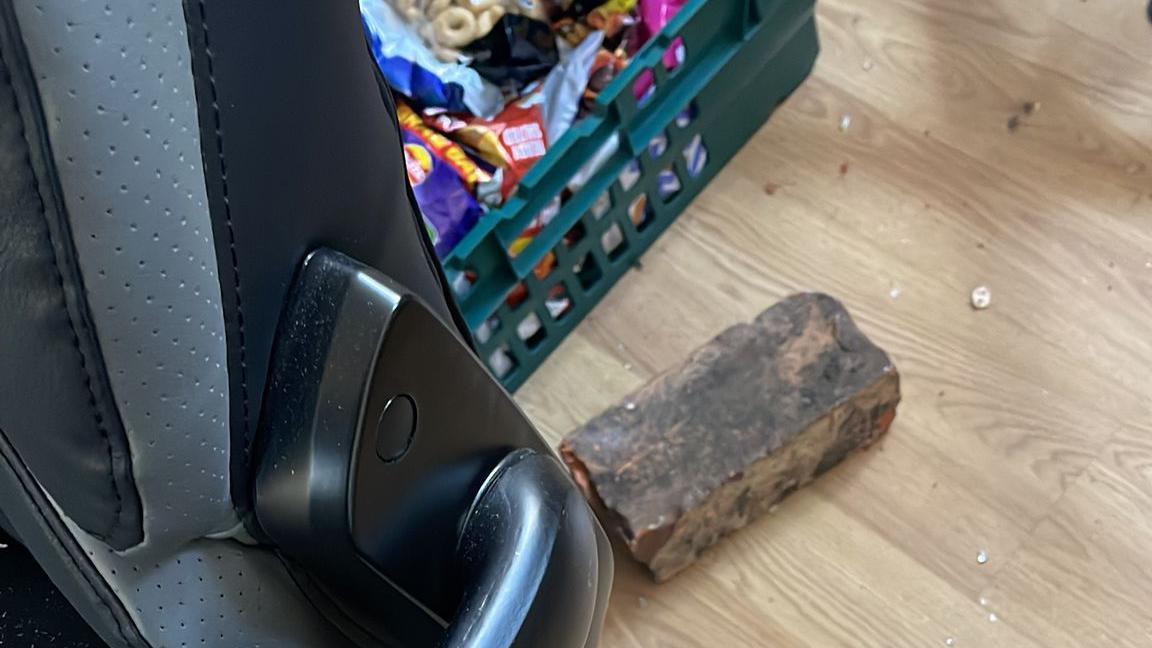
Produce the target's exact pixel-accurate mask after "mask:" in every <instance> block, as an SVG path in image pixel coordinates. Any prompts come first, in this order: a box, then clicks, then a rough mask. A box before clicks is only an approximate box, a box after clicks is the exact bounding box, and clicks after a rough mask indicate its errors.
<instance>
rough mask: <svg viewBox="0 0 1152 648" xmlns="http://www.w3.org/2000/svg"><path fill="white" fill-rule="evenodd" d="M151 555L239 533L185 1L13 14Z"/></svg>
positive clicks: (30, 8)
mask: <svg viewBox="0 0 1152 648" xmlns="http://www.w3.org/2000/svg"><path fill="white" fill-rule="evenodd" d="M15 8H16V14H17V17H18V19H19V21H20V27H21V31H22V33H23V36H24V40H25V44H26V47H27V50H28V56H29V60H30V61H31V64H32V68H33V71H34V74H35V76H36V81H37V83H38V85H39V89H40V95H41V99H42V103H43V106H44V113H45V119H46V121H47V126H48V131H49V137H50V140H51V146H52V152H53V155H54V157H55V161H56V165H57V168H58V172H59V177H60V184H61V187H62V190H63V192H64V197H65V206H66V207H67V211H68V216H69V219H70V223H71V226H72V232H73V238H74V241H75V245H76V253H77V256H78V260H79V266H80V270H81V274H82V275H83V279H84V283H85V286H86V288H87V292H88V295H87V296H88V305H89V309H90V310H91V313H92V318H93V321H94V324H95V328H96V333H97V337H98V339H99V341H100V345H101V348H102V350H103V352H104V359H105V364H106V365H107V367H108V374H109V379H110V382H111V385H112V390H113V392H114V395H115V400H116V404H117V406H118V407H119V410H120V415H121V418H122V420H123V423H124V428H125V431H126V432H127V435H128V439H129V445H130V447H131V451H132V457H133V471H134V475H135V479H136V484H137V487H138V489H139V491H140V496H141V501H142V504H143V508H144V535H145V542H146V543H147V544H148V545H150V546H152V547H157V546H160V545H168V546H177V545H179V544H180V543H182V542H184V541H187V540H191V539H193V538H197V537H200V536H203V535H205V534H209V533H213V532H218V531H222V530H224V529H228V528H229V527H231V526H233V525H234V524H235V522H236V520H235V517H234V514H233V509H232V504H231V500H230V497H229V481H228V479H229V477H228V456H229V448H228V446H229V441H228V438H229V437H228V430H227V421H228V390H227V385H228V381H227V369H226V358H225V354H226V350H225V340H224V322H223V315H222V313H221V308H220V288H219V283H218V280H217V278H216V255H215V251H214V247H213V243H212V230H211V225H210V220H209V215H208V208H207V199H206V198H205V189H204V177H203V171H202V168H201V161H200V147H199V134H198V133H199V131H198V123H197V119H196V98H195V95H194V92H193V81H192V73H191V69H190V67H189V54H188V42H187V36H186V34H185V31H184V18H183V9H182V7H181V4H180V2H179V1H177V0H156V1H151V2H149V1H146V0H116V1H115V2H113V1H111V0H108V1H107V2H100V1H91V2H49V1H45V0H17V1H16V2H15Z"/></svg>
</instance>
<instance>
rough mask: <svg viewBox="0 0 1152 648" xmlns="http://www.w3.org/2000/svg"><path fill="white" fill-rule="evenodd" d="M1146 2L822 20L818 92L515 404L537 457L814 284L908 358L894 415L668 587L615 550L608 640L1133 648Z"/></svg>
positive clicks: (734, 170) (1147, 162)
mask: <svg viewBox="0 0 1152 648" xmlns="http://www.w3.org/2000/svg"><path fill="white" fill-rule="evenodd" d="M1145 10H1146V3H1144V2H1140V1H1137V0H1115V1H1109V0H1085V1H1071V0H1036V1H1034V2H1027V3H1024V2H1008V1H1007V0H968V1H964V2H961V1H959V0H889V1H881V0H821V1H820V3H819V17H820V29H821V38H822V43H823V51H822V54H821V58H820V60H819V62H818V63H817V68H816V71H815V73H814V75H813V77H812V78H811V79H810V80H809V81H808V82H807V83H806V85H804V86H803V87H802V88H801V90H800V91H799V92H798V93H797V94H796V95H795V96H793V97H792V98H791V99H790V100H789V101H788V102H787V103H786V104H785V105H784V106H783V107H782V108H781V109H780V110H779V111H778V112H777V114H776V115H775V116H774V118H773V120H772V122H771V123H770V124H769V125H767V126H766V127H765V128H764V129H763V130H761V131H760V133H759V134H758V135H757V136H756V137H755V138H754V139H753V140H752V141H751V142H749V144H748V146H747V147H745V149H744V150H743V151H742V152H741V154H740V155H739V156H738V157H737V158H736V159H735V160H734V161H733V162H732V163H731V164H730V165H729V167H728V168H727V169H726V170H725V171H724V172H723V173H722V174H721V175H720V176H719V177H718V178H717V179H716V180H715V181H714V182H713V184H712V185H711V186H710V188H709V189H708V190H707V191H706V192H705V193H704V194H703V195H702V196H701V197H700V198H699V199H698V200H697V201H696V202H695V204H694V205H693V206H692V207H691V208H690V209H689V211H688V212H687V213H685V214H684V215H683V216H681V218H680V220H679V222H678V223H677V224H676V225H674V226H673V227H672V228H671V229H670V230H669V231H668V232H667V233H666V234H665V235H664V236H663V238H662V239H661V240H660V241H659V242H658V243H657V244H656V246H655V247H654V248H653V249H652V250H651V251H650V252H649V253H648V254H647V255H646V256H645V258H644V266H643V269H642V270H636V271H634V272H631V273H630V274H629V275H628V276H626V277H625V278H624V279H623V280H622V281H621V282H620V283H619V284H618V285H617V287H616V288H614V289H613V290H612V292H611V293H610V294H609V295H608V297H607V298H606V299H605V300H604V302H603V303H602V305H601V306H599V307H598V308H597V309H596V311H595V312H594V313H593V314H592V315H591V316H590V317H589V319H588V320H586V321H585V322H584V323H583V324H582V325H581V326H580V327H579V329H578V330H577V332H576V333H575V334H573V335H572V336H571V337H570V338H569V339H568V340H567V341H566V342H565V343H564V345H563V346H561V348H560V349H559V350H558V351H556V352H555V353H554V354H553V356H552V357H551V358H550V359H549V360H548V362H546V363H545V365H544V367H542V368H541V370H540V371H539V372H538V373H537V374H536V375H535V377H534V378H533V379H532V380H531V381H530V382H529V383H528V384H527V385H526V386H525V387H523V388H522V389H521V390H520V393H519V394H518V399H519V401H520V402H521V403H522V404H523V406H524V407H525V409H526V410H527V411H528V412H529V414H530V415H531V416H532V417H533V418H534V419H535V421H536V422H537V423H538V424H539V425H540V426H541V428H542V429H543V430H544V431H545V433H546V434H547V435H549V437H550V438H551V439H552V440H554V441H558V440H559V439H560V437H561V436H562V435H563V434H564V433H565V432H567V431H569V430H571V429H573V428H575V427H576V426H578V425H579V424H580V423H582V422H584V421H586V420H588V419H589V418H590V417H592V416H594V415H596V414H597V413H599V412H600V411H601V410H602V409H604V408H605V407H607V406H609V405H610V404H612V403H613V402H615V401H616V400H618V399H619V398H620V397H621V396H623V395H624V394H626V393H628V392H630V391H632V390H634V389H636V388H637V387H639V386H640V385H642V384H643V383H644V382H646V381H647V380H648V379H649V378H650V377H651V376H652V375H654V374H655V373H656V372H659V371H661V370H663V369H665V368H667V367H670V366H672V365H674V364H676V363H677V362H679V361H680V360H681V359H682V358H683V357H684V356H685V355H686V354H687V353H689V352H690V351H691V350H692V349H693V348H695V347H697V346H699V345H700V344H701V343H703V342H704V341H706V340H707V339H708V338H710V337H712V336H713V335H715V334H716V333H718V332H719V331H721V330H723V329H724V328H726V327H727V326H729V325H731V324H733V323H735V322H739V321H747V320H748V319H750V318H751V317H752V316H754V315H755V314H756V313H757V312H759V311H760V310H762V309H763V308H765V307H766V306H767V305H769V304H771V303H773V302H775V301H777V300H779V299H780V298H781V297H783V296H785V295H787V294H789V293H792V292H797V291H807V290H818V291H823V292H827V293H829V294H831V295H834V296H836V297H837V298H839V299H841V300H842V301H844V302H845V305H846V306H847V307H848V309H849V310H850V311H851V312H852V313H853V316H854V317H855V319H856V320H857V322H858V323H859V324H860V326H861V328H862V329H863V330H864V332H865V333H866V334H867V335H868V336H869V337H871V338H872V339H873V340H874V341H875V342H876V343H877V344H879V345H880V346H881V347H883V348H885V349H886V350H887V351H888V352H889V353H890V354H891V355H892V357H893V360H894V361H895V363H896V364H897V365H898V366H899V367H900V370H901V373H902V374H903V392H904V403H903V404H902V405H901V411H900V416H899V417H898V418H897V421H896V423H895V425H894V426H893V428H892V431H891V432H890V433H889V435H888V436H887V437H886V438H885V439H884V440H883V441H881V442H880V443H879V444H878V446H877V450H874V451H872V452H868V453H865V454H863V455H861V456H858V457H855V458H853V459H851V460H849V461H848V462H846V463H845V464H844V465H843V466H841V467H839V468H838V469H837V470H835V471H832V472H831V473H829V474H828V475H825V476H824V477H823V478H821V479H820V480H817V482H816V483H815V484H813V485H812V486H811V487H809V488H808V489H805V490H804V491H802V492H800V493H798V494H796V495H795V496H793V497H792V498H790V499H789V500H788V501H787V502H785V504H784V505H783V506H782V507H781V509H780V510H779V511H778V512H777V513H776V514H775V515H772V516H769V517H768V518H766V519H762V520H760V521H758V522H756V523H754V524H753V525H751V526H750V527H748V528H746V529H744V530H742V531H740V532H738V533H736V534H735V535H733V536H732V537H730V538H729V539H727V540H726V541H725V542H723V543H721V545H719V546H717V547H715V548H714V549H713V550H711V551H709V552H707V553H706V554H705V555H704V556H703V557H702V560H701V562H700V563H699V564H697V565H696V566H694V567H692V568H691V569H689V570H687V571H686V572H684V573H683V574H681V575H679V576H678V577H677V578H676V579H674V580H673V581H671V582H669V583H666V584H664V585H659V586H657V585H653V584H652V583H651V582H650V581H649V579H648V578H647V577H646V576H645V575H644V574H643V572H642V570H641V569H640V568H639V567H636V566H635V565H633V564H631V563H629V562H628V560H627V558H625V556H624V555H623V554H619V563H620V566H619V568H618V577H617V583H618V584H617V587H616V591H615V593H614V595H613V601H612V607H611V609H610V611H609V617H608V622H607V627H606V629H605V634H604V639H603V642H602V645H604V646H606V647H607V648H615V647H618V646H620V647H633V646H717V645H719V646H885V647H887V646H942V645H945V644H944V641H945V639H946V638H948V637H953V638H954V640H955V645H956V646H981V647H983V646H1011V647H1018V646H1019V647H1023V646H1044V647H1053V646H1101V647H1103V646H1109V647H1112V646H1149V645H1152V605H1150V604H1149V603H1150V602H1152V416H1150V414H1152V334H1149V324H1148V323H1149V322H1152V25H1150V24H1149V23H1148V20H1147V18H1146V17H1145ZM1026 101H1035V102H1039V104H1040V109H1039V110H1038V111H1036V112H1035V113H1034V114H1032V115H1023V116H1021V117H1019V118H1018V125H1017V127H1016V128H1015V129H1014V130H1010V129H1009V128H1008V121H1009V119H1010V118H1012V117H1013V116H1014V115H1021V113H1022V105H1023V103H1024V102H1026ZM844 114H850V115H851V116H852V123H851V127H850V128H849V129H848V130H847V131H846V132H840V131H839V129H838V124H839V122H840V117H841V115H844ZM845 162H847V163H848V166H847V172H846V173H844V174H841V173H840V168H841V165H842V164H843V163H845ZM766 188H768V189H774V191H766ZM981 284H983V285H987V286H989V287H990V288H991V290H992V296H993V303H992V307H991V308H990V309H989V310H986V311H973V310H972V309H971V308H970V307H969V305H968V295H969V292H970V291H971V289H972V288H973V287H975V286H977V285H981ZM980 550H985V551H987V552H988V555H989V561H988V562H987V564H984V565H980V564H978V563H977V562H976V554H977V553H978V552H979V551H980ZM982 600H983V603H982V602H981V601H982ZM990 613H995V614H996V615H997V621H995V622H992V621H989V618H988V615H989V614H990Z"/></svg>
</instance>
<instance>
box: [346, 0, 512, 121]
mask: <svg viewBox="0 0 1152 648" xmlns="http://www.w3.org/2000/svg"><path fill="white" fill-rule="evenodd" d="M360 15H361V18H362V19H363V21H364V28H365V31H366V33H367V36H368V44H369V49H370V50H371V52H372V56H373V58H375V60H376V65H377V67H379V69H380V73H381V74H382V75H383V76H384V79H385V80H386V81H387V82H388V85H389V86H391V87H392V88H393V89H394V90H396V91H397V92H399V93H401V94H403V95H405V96H407V97H411V98H412V99H413V100H414V101H415V102H417V103H418V104H419V105H421V106H438V107H441V108H444V109H446V110H451V111H456V112H467V113H471V114H473V115H488V116H490V115H495V114H496V113H498V112H500V109H501V108H502V107H503V105H504V96H503V95H502V94H501V92H500V89H499V88H497V87H496V86H494V85H492V84H491V83H489V82H487V81H485V80H484V78H483V77H481V76H480V74H479V73H477V72H476V70H473V69H472V68H470V67H468V66H467V65H463V64H461V63H459V62H457V61H456V60H455V59H453V58H452V57H451V56H446V54H445V52H442V51H441V52H439V54H438V53H437V52H436V51H433V49H432V48H430V47H429V46H428V45H427V44H426V43H425V41H424V39H423V38H422V37H421V36H420V35H419V34H418V33H416V31H415V29H414V26H413V25H410V24H408V23H406V22H405V19H404V18H403V17H402V16H401V15H399V14H398V13H397V11H396V10H395V9H394V8H393V7H392V6H391V5H389V4H388V3H387V2H386V1H385V0H360Z"/></svg>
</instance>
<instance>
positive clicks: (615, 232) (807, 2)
mask: <svg viewBox="0 0 1152 648" xmlns="http://www.w3.org/2000/svg"><path fill="white" fill-rule="evenodd" d="M814 2H815V0H694V1H693V2H690V3H689V4H688V5H687V6H685V7H684V9H682V10H681V12H680V13H679V14H678V15H677V16H676V18H675V19H674V20H673V21H672V23H671V24H669V25H668V26H667V27H666V28H665V29H664V30H663V31H662V32H661V33H660V34H659V35H658V36H657V37H656V38H654V39H653V40H652V41H651V42H649V43H648V44H647V45H645V47H644V48H643V49H642V50H641V51H640V52H639V53H638V54H637V56H636V57H635V58H634V59H633V60H632V62H631V64H630V65H629V66H628V68H627V69H625V71H624V72H623V73H622V74H621V75H620V76H619V77H618V78H617V79H616V80H615V81H614V82H613V83H612V84H611V85H610V86H609V87H608V88H606V89H605V91H604V92H603V93H601V95H600V97H599V100H598V105H597V107H596V110H595V111H594V112H593V114H592V115H590V116H588V117H587V118H585V119H583V120H580V121H579V122H578V123H576V124H575V125H574V126H573V127H572V128H571V129H570V130H569V131H568V132H567V133H566V134H565V135H564V136H563V137H562V138H561V139H560V141H558V142H556V143H555V144H554V145H553V146H552V148H551V149H550V150H549V152H548V154H547V155H546V156H545V157H544V158H543V159H541V160H540V161H539V162H538V163H537V164H536V166H535V167H534V168H533V169H532V170H531V172H529V173H528V174H527V176H526V177H525V178H524V179H523V181H522V182H521V184H520V188H519V189H518V190H517V192H516V195H515V196H513V197H512V198H511V199H510V200H509V201H508V202H507V203H506V204H505V205H504V206H503V207H501V208H500V209H499V210H494V211H492V212H490V213H489V214H487V215H486V216H485V217H484V218H483V219H481V221H480V222H479V223H478V224H477V226H476V227H475V229H473V230H472V231H471V232H470V233H469V234H468V235H467V236H466V237H465V238H464V239H463V240H462V241H461V242H460V243H459V244H458V245H457V246H456V248H455V249H453V250H452V252H451V253H450V254H449V255H448V256H447V257H446V258H445V259H444V266H445V269H446V270H447V272H448V275H449V277H450V278H455V280H454V281H453V284H454V289H455V290H456V292H457V297H458V299H459V300H460V305H461V308H462V310H463V312H464V317H465V320H466V321H467V323H468V326H469V327H471V329H472V331H473V333H474V335H475V337H476V342H477V349H478V351H479V353H480V357H481V358H483V359H484V360H485V361H486V362H488V363H489V365H490V367H491V368H493V369H494V373H496V375H497V377H498V378H499V379H500V380H501V381H502V382H503V383H504V385H505V387H507V388H508V389H509V390H514V389H516V388H517V387H519V386H520V385H521V384H522V383H523V382H524V380H525V379H527V377H528V376H529V375H530V374H531V373H532V372H533V371H534V370H535V369H536V367H538V366H539V365H540V363H541V362H543V360H544V358H545V357H547V355H548V354H549V353H551V351H552V350H553V349H555V348H556V346H557V345H559V344H560V341H561V340H563V339H564V337H565V336H566V335H567V334H568V333H569V332H570V331H571V330H572V329H573V327H575V326H576V324H577V323H578V322H579V321H580V320H581V319H583V318H584V316H585V315H587V314H588V313H589V311H590V310H591V309H592V307H593V306H594V305H595V304H596V302H597V301H599V300H600V298H601V297H603V296H604V295H605V293H607V291H608V289H609V288H611V286H612V284H614V283H615V282H616V280H617V279H619V278H620V277H621V276H622V275H623V274H624V273H625V272H626V271H627V270H628V268H629V267H630V266H631V265H632V264H633V263H635V262H636V260H637V259H638V258H639V257H640V255H641V254H643V253H644V251H645V250H646V249H648V246H650V245H651V244H652V242H653V241H655V240H656V237H658V236H659V235H660V233H661V232H663V231H664V229H665V228H667V227H668V226H669V225H671V224H672V221H673V220H674V219H675V218H676V216H677V215H679V214H680V212H682V211H683V210H684V209H685V207H687V206H688V204H689V202H691V201H692V199H693V198H695V197H696V195H697V194H699V193H700V191H701V190H702V189H703V188H704V186H705V185H706V184H707V183H708V182H709V181H710V180H711V179H712V178H713V176H715V175H716V173H717V172H718V171H719V170H720V169H721V168H722V167H723V166H724V164H725V163H727V161H728V160H729V159H731V158H732V156H733V155H735V154H736V152H737V151H739V150H740V147H742V146H743V145H744V144H745V142H747V141H748V139H749V138H750V137H751V136H752V135H753V134H754V133H755V132H756V131H757V130H758V129H759V128H760V126H761V125H763V123H764V122H765V121H766V120H767V119H768V116H769V115H770V114H771V113H772V111H773V110H774V109H775V108H776V106H777V105H779V104H780V102H781V101H783V100H784V99H785V98H787V97H788V95H789V94H791V93H792V91H793V90H794V89H795V88H796V87H797V86H798V85H799V84H800V83H801V82H802V81H803V80H804V79H805V77H807V75H808V73H809V72H810V71H811V69H812V65H813V63H814V62H815V59H816V54H817V52H818V50H819V44H818V41H817V37H816V25H815V20H814V16H813V10H814ZM680 39H682V40H680ZM681 44H682V45H683V47H685V50H686V52H685V54H686V55H685V57H684V62H683V64H681V65H679V66H678V67H675V68H674V69H672V70H668V69H666V68H665V65H664V63H663V61H662V57H663V55H664V53H665V52H666V51H667V50H668V49H669V48H670V47H677V46H681ZM642 75H643V76H646V77H647V80H654V82H655V88H654V90H653V91H652V92H651V93H649V94H648V95H646V96H645V97H644V99H643V100H642V101H638V100H637V99H636V97H635V94H636V93H635V92H634V91H633V86H634V85H635V84H636V83H637V81H639V80H640V79H641V76H642ZM688 119H690V122H689V123H685V122H686V121H688ZM614 134H618V141H619V146H618V149H617V150H616V152H615V154H614V155H612V156H611V157H610V158H608V159H607V161H606V162H604V163H603V165H602V166H601V167H600V169H599V171H598V172H596V173H595V174H594V175H593V176H592V177H591V179H590V180H588V181H587V182H586V184H585V185H584V186H583V188H582V189H580V190H579V191H578V192H576V193H575V194H573V195H571V196H570V197H569V198H568V199H567V200H566V201H565V202H564V203H563V204H562V206H561V207H560V210H559V212H558V213H557V214H556V215H555V217H554V218H553V219H552V220H551V222H550V223H549V224H548V225H547V226H546V227H545V228H544V229H543V230H542V231H541V232H540V233H539V234H538V235H537V236H536V238H535V239H534V240H533V241H532V242H531V243H530V244H529V245H528V247H527V248H525V249H524V250H522V251H521V252H520V253H519V254H518V255H515V256H514V255H512V254H510V253H509V247H510V246H511V245H512V243H513V241H515V240H516V238H517V237H518V236H519V234H520V233H521V232H522V231H524V229H525V227H527V226H528V225H529V224H530V223H531V221H532V220H533V218H534V217H535V216H536V215H537V214H539V213H541V212H542V210H544V209H546V208H547V207H549V204H550V203H552V204H554V201H555V198H556V197H557V196H559V195H561V193H562V191H563V190H564V188H565V187H566V186H567V184H568V182H569V180H570V179H571V178H572V177H573V175H574V174H575V173H576V172H577V171H578V170H580V169H581V168H583V167H584V166H585V163H586V162H588V161H589V160H590V159H592V158H593V157H594V155H595V154H596V153H597V152H598V151H600V150H601V149H602V147H604V146H605V143H606V142H608V141H609V140H610V139H611V138H612V137H613V135H614ZM661 142H665V143H666V145H665V146H661V145H660V144H661ZM650 145H652V146H651V147H650ZM686 147H688V149H689V151H688V153H691V152H695V155H694V156H692V157H691V159H690V158H689V157H688V153H686V152H685V149H686ZM701 149H702V150H704V151H706V153H705V154H704V155H703V156H701V154H700V150H701ZM702 157H703V158H704V159H702ZM690 163H691V164H690ZM637 165H638V166H637ZM637 170H638V171H639V174H638V177H637V174H636V173H635V172H636V171H637ZM661 171H664V172H665V173H664V177H663V178H661ZM669 171H671V172H672V173H675V176H676V178H677V179H678V180H679V185H680V187H679V190H678V191H677V192H676V193H675V194H674V195H668V196H664V195H663V192H662V191H661V189H660V186H659V185H660V182H661V181H662V180H663V181H665V182H667V181H668V180H670V176H669V173H668V172H669ZM690 171H691V173H690ZM665 187H666V188H667V187H668V185H665ZM642 195H643V196H647V206H646V209H645V210H644V212H643V213H644V220H643V221H642V222H641V223H640V224H639V226H637V225H636V224H634V219H633V217H631V216H630V215H629V207H630V206H632V205H633V204H634V203H635V201H636V200H637V198H639V197H640V196H642ZM605 208H606V209H605ZM636 211H637V212H638V211H639V210H636ZM613 243H615V245H612V244H613ZM549 253H554V254H555V258H556V265H555V267H554V269H553V270H552V271H551V273H550V274H548V276H546V277H545V278H543V279H542V280H541V279H538V278H537V276H536V274H535V273H534V272H533V270H534V269H535V268H536V267H537V266H538V265H539V264H540V263H541V262H542V261H544V260H545V259H546V258H548V255H549ZM462 276H469V277H474V278H475V281H474V283H469V282H466V281H462V280H461V277H462ZM520 284H523V286H524V288H526V289H527V296H526V298H525V299H523V301H522V302H520V303H519V304H518V305H517V306H515V307H512V306H509V305H508V303H507V298H508V296H509V295H510V294H511V293H512V292H513V291H514V290H523V289H518V288H517V287H518V285H520ZM558 285H561V286H563V288H562V290H563V291H564V293H565V296H566V297H567V299H568V300H570V305H569V307H568V308H567V310H566V311H564V312H563V313H557V312H555V311H556V310H558V309H556V308H554V309H553V310H550V309H549V308H548V306H549V304H547V303H546V301H547V300H548V297H549V295H553V294H554V291H557V290H560V289H557V288H556V286H558ZM552 305H553V306H555V305H556V304H555V302H554V303H553V304H552ZM527 333H531V334H530V335H527ZM494 354H496V355H494ZM501 358H504V359H501Z"/></svg>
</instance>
